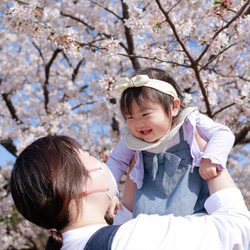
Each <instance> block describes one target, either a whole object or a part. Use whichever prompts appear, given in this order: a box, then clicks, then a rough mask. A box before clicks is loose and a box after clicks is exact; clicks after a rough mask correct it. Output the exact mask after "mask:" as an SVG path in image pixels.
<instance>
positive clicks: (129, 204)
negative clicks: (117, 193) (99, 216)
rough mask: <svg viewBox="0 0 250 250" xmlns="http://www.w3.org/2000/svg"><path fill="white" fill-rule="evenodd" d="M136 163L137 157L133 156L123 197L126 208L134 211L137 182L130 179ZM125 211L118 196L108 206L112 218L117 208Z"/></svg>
mask: <svg viewBox="0 0 250 250" xmlns="http://www.w3.org/2000/svg"><path fill="white" fill-rule="evenodd" d="M134 165H135V157H133V158H132V160H131V162H130V164H129V168H128V174H127V179H126V183H125V186H124V191H123V197H122V204H123V206H125V208H126V209H128V210H129V211H130V212H133V207H134V196H135V187H136V184H135V183H134V182H133V181H132V180H131V179H130V177H129V174H130V172H131V171H132V169H133V168H134ZM118 209H119V210H120V211H123V208H122V205H121V203H120V201H119V199H118V197H115V198H114V199H113V200H112V201H111V204H110V206H109V207H108V214H109V216H110V217H111V218H114V217H115V213H116V212H117V210H118Z"/></svg>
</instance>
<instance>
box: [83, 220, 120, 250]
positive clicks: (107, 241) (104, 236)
mask: <svg viewBox="0 0 250 250" xmlns="http://www.w3.org/2000/svg"><path fill="white" fill-rule="evenodd" d="M119 227H120V225H112V226H106V227H102V228H101V229H99V230H97V231H96V232H95V233H94V234H93V235H92V236H91V237H90V239H89V240H88V242H87V244H86V246H85V248H84V250H111V247H112V242H113V238H114V236H115V234H116V232H117V230H118V229H119Z"/></svg>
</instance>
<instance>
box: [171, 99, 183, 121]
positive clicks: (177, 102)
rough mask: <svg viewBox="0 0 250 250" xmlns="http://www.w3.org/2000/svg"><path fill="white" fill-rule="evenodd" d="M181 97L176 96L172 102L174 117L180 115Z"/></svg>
mask: <svg viewBox="0 0 250 250" xmlns="http://www.w3.org/2000/svg"><path fill="white" fill-rule="evenodd" d="M180 103H181V102H180V99H179V98H176V99H174V102H173V103H172V117H175V116H177V115H178V113H179V110H180Z"/></svg>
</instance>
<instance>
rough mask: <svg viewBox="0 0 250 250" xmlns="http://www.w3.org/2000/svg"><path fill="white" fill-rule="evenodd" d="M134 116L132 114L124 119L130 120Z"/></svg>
mask: <svg viewBox="0 0 250 250" xmlns="http://www.w3.org/2000/svg"><path fill="white" fill-rule="evenodd" d="M133 118H134V117H133V116H128V117H127V118H126V119H127V120H131V119H133Z"/></svg>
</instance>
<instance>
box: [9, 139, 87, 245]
mask: <svg viewBox="0 0 250 250" xmlns="http://www.w3.org/2000/svg"><path fill="white" fill-rule="evenodd" d="M80 149H81V146H80V144H79V143H78V142H77V141H75V140H74V139H72V138H70V137H67V136H46V137H42V138H40V139H38V140H36V141H35V142H33V143H32V144H31V145H29V146H28V147H27V148H25V149H24V150H23V152H22V153H21V154H20V155H19V156H18V157H17V159H16V162H15V164H14V167H13V169H12V173H11V194H12V197H13V200H14V202H15V205H16V207H17V209H18V211H19V212H20V213H21V214H22V215H23V216H24V217H25V218H26V219H27V220H29V221H31V222H32V223H34V224H36V225H38V226H40V227H43V228H46V229H53V233H52V234H51V235H50V237H49V239H48V243H47V246H46V249H60V248H61V246H62V243H63V238H62V234H61V233H60V232H59V230H61V229H63V228H64V227H65V226H67V225H68V224H69V222H70V218H69V213H68V206H69V203H70V201H71V200H72V199H75V201H76V205H77V210H78V211H77V212H78V213H79V212H80V200H81V193H80V192H79V190H81V188H82V182H83V175H84V173H86V171H85V168H84V166H83V164H82V162H81V160H80V158H79V154H78V152H79V150H80ZM86 177H87V174H86ZM73 183H74V185H73ZM50 231H51V230H50Z"/></svg>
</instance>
